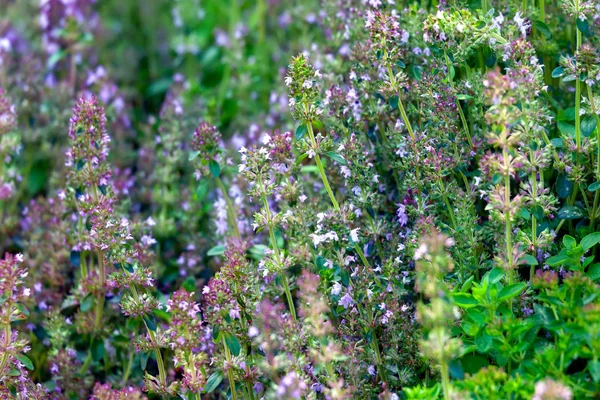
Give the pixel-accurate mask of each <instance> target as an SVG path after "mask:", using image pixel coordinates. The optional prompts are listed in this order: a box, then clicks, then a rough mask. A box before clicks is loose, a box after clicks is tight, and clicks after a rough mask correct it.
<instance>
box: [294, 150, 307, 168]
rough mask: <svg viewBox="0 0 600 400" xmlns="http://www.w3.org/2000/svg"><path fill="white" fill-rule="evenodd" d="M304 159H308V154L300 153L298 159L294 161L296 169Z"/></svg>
mask: <svg viewBox="0 0 600 400" xmlns="http://www.w3.org/2000/svg"><path fill="white" fill-rule="evenodd" d="M306 157H308V153H302V154H300V155H299V156H298V159H297V160H296V167H297V166H298V165H300V163H301V162H302V160H304V159H305V158H306Z"/></svg>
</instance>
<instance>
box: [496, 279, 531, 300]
mask: <svg viewBox="0 0 600 400" xmlns="http://www.w3.org/2000/svg"><path fill="white" fill-rule="evenodd" d="M526 287H527V285H526V284H525V283H523V282H519V283H513V284H512V285H507V286H504V287H503V288H502V290H500V292H498V300H499V301H505V300H509V299H512V298H513V297H515V296H518V295H519V294H521V292H522V291H523V290H524V289H525V288H526Z"/></svg>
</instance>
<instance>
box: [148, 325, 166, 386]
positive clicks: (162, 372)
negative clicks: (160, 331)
mask: <svg viewBox="0 0 600 400" xmlns="http://www.w3.org/2000/svg"><path fill="white" fill-rule="evenodd" d="M144 324H146V322H145V321H144ZM146 329H148V335H149V336H150V339H151V340H152V342H153V343H156V334H155V333H154V331H153V330H151V329H150V328H148V325H146ZM154 355H155V356H156V364H157V365H158V380H159V381H160V384H161V386H162V387H166V386H167V370H166V368H165V362H164V361H163V357H162V353H161V352H160V349H159V348H158V347H157V348H155V349H154Z"/></svg>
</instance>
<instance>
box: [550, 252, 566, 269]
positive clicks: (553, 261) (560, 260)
mask: <svg viewBox="0 0 600 400" xmlns="http://www.w3.org/2000/svg"><path fill="white" fill-rule="evenodd" d="M567 261H569V257H568V256H567V255H566V254H563V253H561V254H557V255H555V256H552V257H549V258H548V259H547V260H546V264H548V265H549V266H551V267H554V266H556V265H562V264H564V263H565V262H567Z"/></svg>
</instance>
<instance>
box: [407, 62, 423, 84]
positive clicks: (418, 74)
mask: <svg viewBox="0 0 600 400" xmlns="http://www.w3.org/2000/svg"><path fill="white" fill-rule="evenodd" d="M409 72H410V73H411V75H412V76H413V77H414V78H415V79H416V80H417V81H420V80H421V78H423V68H421V67H420V66H418V65H411V66H410V68H409Z"/></svg>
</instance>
